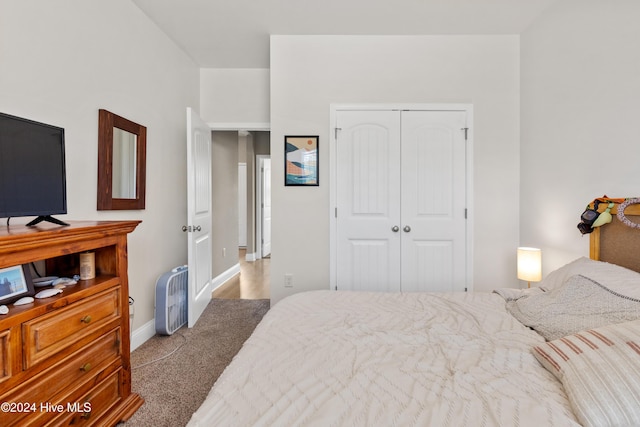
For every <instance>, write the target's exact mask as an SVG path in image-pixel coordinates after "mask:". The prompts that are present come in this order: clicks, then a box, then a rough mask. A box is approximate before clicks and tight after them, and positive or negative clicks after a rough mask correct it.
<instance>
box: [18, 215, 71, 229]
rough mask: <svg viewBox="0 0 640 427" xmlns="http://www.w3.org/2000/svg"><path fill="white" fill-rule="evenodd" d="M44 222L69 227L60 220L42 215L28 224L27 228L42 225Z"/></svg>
mask: <svg viewBox="0 0 640 427" xmlns="http://www.w3.org/2000/svg"><path fill="white" fill-rule="evenodd" d="M42 221H46V222H51V223H53V224H58V225H69V224H67V223H66V222H64V221H60V220H59V219H58V218H54V217H52V216H51V215H40V216H39V217H37V218H36V219H34V220H33V221H31V222H29V223H28V224H27V227H33V226H34V225H36V224H40V223H41V222H42Z"/></svg>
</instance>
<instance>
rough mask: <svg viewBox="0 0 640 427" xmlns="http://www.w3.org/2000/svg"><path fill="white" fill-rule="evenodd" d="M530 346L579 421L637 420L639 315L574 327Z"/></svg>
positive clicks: (639, 413) (635, 423) (602, 423)
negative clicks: (566, 333)
mask: <svg viewBox="0 0 640 427" xmlns="http://www.w3.org/2000/svg"><path fill="white" fill-rule="evenodd" d="M532 351H533V355H534V356H535V357H536V359H538V361H539V362H540V363H541V364H542V366H544V367H545V368H546V369H547V370H548V371H549V372H551V373H552V374H553V375H554V376H555V377H556V378H558V380H560V381H561V382H562V384H563V385H564V389H565V391H566V392H567V396H568V397H569V401H570V402H571V406H572V407H573V410H574V412H575V415H576V417H577V418H578V420H579V421H580V422H581V423H582V424H583V425H584V426H598V427H604V426H638V425H640V320H636V321H632V322H626V323H619V324H616V325H608V326H603V327H601V328H597V329H593V330H588V331H582V332H578V333H577V334H574V335H569V336H566V337H564V338H560V339H558V340H555V341H550V342H547V343H544V344H541V345H538V346H535V347H534V348H533V350H532Z"/></svg>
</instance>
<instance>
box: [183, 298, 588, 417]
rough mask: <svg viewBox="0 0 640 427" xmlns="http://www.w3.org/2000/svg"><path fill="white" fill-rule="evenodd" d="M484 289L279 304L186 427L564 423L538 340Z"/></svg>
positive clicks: (562, 403)
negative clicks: (535, 349)
mask: <svg viewBox="0 0 640 427" xmlns="http://www.w3.org/2000/svg"><path fill="white" fill-rule="evenodd" d="M504 306H505V301H504V299H502V298H501V297H500V296H499V295H497V294H489V293H447V294H427V293H408V294H400V293H369V292H336V291H316V292H306V293H301V294H296V295H293V296H291V297H288V298H286V299H284V300H282V301H281V302H280V303H278V304H276V305H275V306H274V307H273V308H272V309H271V310H270V311H269V312H268V313H267V315H266V316H265V317H264V319H263V320H262V322H261V323H260V324H259V325H258V327H257V328H256V330H255V332H254V333H253V335H252V336H251V337H250V338H249V339H248V340H247V341H246V343H245V344H244V346H243V348H242V349H241V351H240V352H239V353H238V355H237V356H236V357H235V358H234V360H233V361H232V363H231V364H230V365H229V366H228V367H227V369H226V370H225V371H224V372H223V374H222V375H221V376H220V378H219V379H218V381H217V382H216V384H215V385H214V387H213V388H212V389H211V392H210V393H209V396H208V397H207V399H206V401H205V402H204V403H203V404H202V406H201V407H200V408H199V409H198V410H197V411H196V412H195V413H194V415H193V417H192V419H191V421H190V422H189V426H192V427H195V426H207V427H209V426H303V425H304V426H323V427H324V426H413V425H415V426H438V427H443V426H456V427H457V426H522V427H524V426H532V427H539V426H572V425H578V424H577V422H576V421H575V418H574V416H573V414H572V412H571V409H570V405H569V402H568V400H567V397H566V395H565V393H564V391H563V388H562V385H561V384H560V383H559V382H558V381H557V380H556V379H555V378H554V377H553V376H552V375H551V374H550V373H549V372H547V371H546V370H545V369H544V368H543V367H542V366H541V365H540V364H539V363H538V362H537V361H536V359H535V358H534V357H533V355H532V353H531V347H532V346H533V345H536V344H540V343H542V342H544V339H543V338H542V337H540V336H539V335H538V334H537V333H536V332H534V331H531V330H529V329H528V328H526V327H524V326H523V325H522V324H520V323H519V322H518V321H517V320H516V319H515V318H514V317H513V316H511V315H510V314H508V313H507V312H506V311H505V308H504Z"/></svg>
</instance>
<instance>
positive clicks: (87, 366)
mask: <svg viewBox="0 0 640 427" xmlns="http://www.w3.org/2000/svg"><path fill="white" fill-rule="evenodd" d="M80 370H81V371H82V372H89V371H90V370H91V363H88V362H87V363H85V364H84V365H82V368H80Z"/></svg>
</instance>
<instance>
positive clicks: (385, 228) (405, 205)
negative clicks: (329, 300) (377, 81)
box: [336, 111, 467, 292]
mask: <svg viewBox="0 0 640 427" xmlns="http://www.w3.org/2000/svg"><path fill="white" fill-rule="evenodd" d="M336 125H337V126H336V127H337V128H338V132H337V141H336V144H337V149H336V156H337V165H336V178H337V189H336V194H337V197H336V203H337V218H336V227H337V230H336V238H337V245H336V256H337V263H336V265H337V270H336V271H337V283H336V285H337V289H341V290H345V289H346V290H374V291H403V292H411V291H464V290H465V288H466V253H467V251H466V212H465V209H466V206H465V204H466V191H465V190H466V157H465V156H466V143H465V128H466V112H465V111H338V112H337V116H336Z"/></svg>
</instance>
